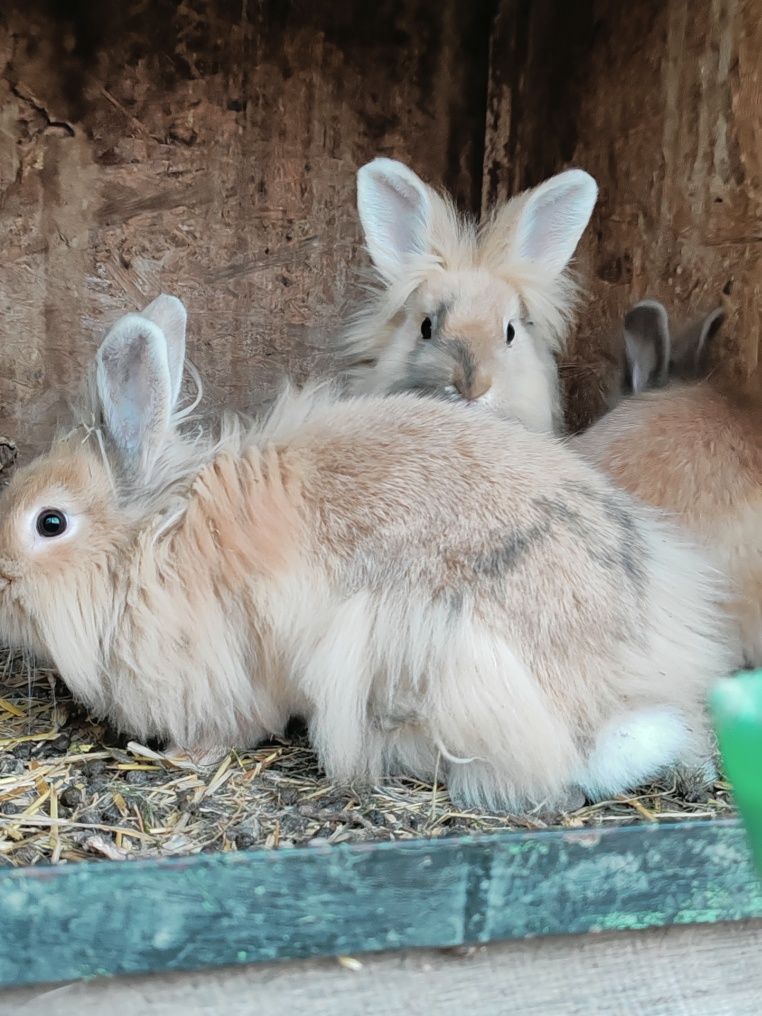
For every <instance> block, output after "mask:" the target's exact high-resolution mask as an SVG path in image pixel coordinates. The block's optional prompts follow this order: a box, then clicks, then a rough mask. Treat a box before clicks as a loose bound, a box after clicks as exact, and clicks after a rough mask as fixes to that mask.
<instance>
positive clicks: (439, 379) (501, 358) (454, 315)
mask: <svg viewBox="0 0 762 1016" xmlns="http://www.w3.org/2000/svg"><path fill="white" fill-rule="evenodd" d="M595 195H596V187H595V183H594V181H593V180H592V178H591V177H589V176H588V175H587V174H586V173H583V172H582V171H581V170H569V171H568V172H566V173H562V174H560V175H559V176H556V177H553V178H552V179H551V180H547V181H546V182H545V183H544V184H542V185H541V186H540V187H538V188H536V189H535V190H533V191H527V192H525V193H524V194H521V195H519V196H518V197H515V198H514V199H513V200H511V201H509V202H508V203H507V204H504V205H502V206H501V207H499V208H496V209H495V210H494V211H493V212H492V213H491V214H490V215H489V216H487V217H486V218H485V220H484V221H483V222H482V223H481V225H477V224H476V223H475V222H474V221H472V220H470V219H468V218H467V217H465V216H463V215H460V214H459V213H458V211H457V210H456V209H455V207H454V205H453V204H452V202H451V201H450V200H449V198H448V197H447V196H444V195H441V194H439V193H437V192H436V191H435V190H433V189H432V188H431V187H428V186H427V185H426V184H424V183H423V181H421V180H420V179H419V178H418V177H417V176H416V175H415V174H414V173H413V172H412V171H411V170H410V169H408V168H407V167H406V166H403V165H402V164H401V163H398V162H393V161H392V160H390V159H376V160H374V161H373V162H371V163H369V164H368V165H366V166H364V167H363V168H362V169H361V170H360V171H359V173H358V208H359V211H360V217H361V219H362V222H363V227H364V230H365V237H366V243H367V246H368V250H369V252H370V254H371V257H372V259H373V262H374V265H375V268H376V272H377V280H376V281H377V285H376V286H375V287H372V288H370V289H369V290H368V294H367V298H366V300H365V303H364V305H363V306H362V307H361V308H360V310H359V312H358V314H357V316H356V317H355V319H354V320H353V322H352V323H351V325H350V326H349V328H348V330H347V332H346V334H345V336H344V342H343V345H342V347H341V350H340V352H341V363H342V364H343V366H344V367H345V368H346V369H347V376H348V378H349V387H350V390H351V391H352V392H354V393H356V394H362V393H379V394H384V393H388V392H394V391H402V390H413V391H417V392H422V393H429V394H435V395H439V396H440V397H444V398H448V399H453V400H457V401H460V400H465V401H468V402H470V403H472V404H478V405H479V406H484V407H486V408H487V409H488V410H490V411H491V412H493V413H496V414H497V415H499V416H503V417H507V418H513V419H517V420H519V421H521V422H522V423H524V424H525V425H526V426H527V427H529V428H530V429H532V430H536V431H552V430H555V429H558V428H559V427H560V424H561V403H560V392H559V383H558V371H557V367H556V362H555V354H556V353H557V352H558V351H559V350H560V349H561V348H562V345H563V341H564V338H565V336H566V334H567V331H568V329H569V327H570V324H571V322H572V311H573V307H574V302H575V295H576V290H575V285H574V283H573V281H572V279H571V277H570V275H569V274H568V271H567V266H568V262H569V259H570V258H571V256H572V254H573V252H574V248H575V247H576V245H577V242H578V240H579V237H580V235H581V233H582V231H583V229H584V227H585V225H586V223H587V220H588V218H589V216H590V213H591V211H592V208H593V204H594V201H595ZM426 319H428V320H429V321H430V322H431V333H432V334H431V337H430V338H428V339H426V338H424V337H423V336H422V334H421V328H422V322H424V321H425V320H426ZM509 326H510V328H511V329H512V333H513V337H512V339H511V341H510V344H509V343H508V342H507V329H508V327H509Z"/></svg>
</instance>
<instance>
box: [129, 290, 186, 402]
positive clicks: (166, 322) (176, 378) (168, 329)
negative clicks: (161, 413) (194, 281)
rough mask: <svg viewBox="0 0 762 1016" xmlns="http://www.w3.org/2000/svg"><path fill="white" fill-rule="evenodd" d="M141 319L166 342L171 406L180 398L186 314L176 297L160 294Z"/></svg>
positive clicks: (183, 365) (143, 312) (145, 310)
mask: <svg viewBox="0 0 762 1016" xmlns="http://www.w3.org/2000/svg"><path fill="white" fill-rule="evenodd" d="M141 316H142V317H144V318H148V320H149V321H153V323H154V324H155V325H158V327H159V328H160V330H161V331H162V333H163V335H164V338H165V339H166V342H167V360H168V363H169V374H170V377H171V379H172V406H173V408H174V405H175V404H176V403H177V400H178V398H179V397H180V387H181V386H182V381H183V369H184V367H185V327H186V324H187V321H188V313H187V311H186V310H185V306H184V305H183V303H182V301H181V300H178V299H177V297H176V296H168V295H167V294H166V293H162V294H161V296H157V297H156V299H155V300H154V301H153V302H152V303H149V304H148V306H147V307H146V308H145V309H144V310H143V311H142V314H141Z"/></svg>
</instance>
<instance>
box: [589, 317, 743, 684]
mask: <svg viewBox="0 0 762 1016" xmlns="http://www.w3.org/2000/svg"><path fill="white" fill-rule="evenodd" d="M721 322H722V311H721V310H719V309H718V310H716V311H714V312H713V313H712V314H709V315H707V316H706V317H705V318H703V319H702V320H700V321H699V322H698V323H697V324H695V325H693V326H692V327H690V328H688V329H687V330H686V331H684V332H682V333H681V334H679V335H677V336H676V337H674V338H673V337H672V335H671V333H670V327H669V320H668V317H667V312H666V310H665V309H664V307H663V306H662V305H661V304H660V303H657V302H656V301H655V300H644V301H642V302H641V303H639V304H637V305H636V306H635V307H633V308H632V309H631V310H630V311H629V312H628V313H627V315H626V316H625V319H624V347H625V359H626V369H625V372H624V376H623V377H622V378H621V379H617V382H616V385H615V396H614V398H615V400H616V399H618V401H619V405H617V406H616V408H614V409H613V411H612V412H610V413H608V414H607V415H606V416H604V417H602V419H601V420H599V421H598V422H597V423H596V424H595V425H594V426H593V427H591V428H590V429H589V430H588V431H586V432H585V433H584V434H582V435H581V436H580V437H578V438H576V439H575V442H574V443H575V446H576V448H578V449H579V450H580V451H582V452H583V454H585V455H586V456H587V457H588V458H590V459H591V460H592V461H593V462H595V463H597V464H598V465H600V466H602V467H603V468H604V469H605V470H607V472H609V473H610V474H611V476H612V477H613V478H614V480H615V481H616V482H617V483H619V484H621V486H622V487H624V488H625V489H626V490H628V491H630V492H631V493H633V494H635V495H637V496H638V497H640V498H641V499H642V500H643V501H645V502H647V503H648V504H652V505H655V506H656V507H658V508H663V509H665V510H666V511H667V512H669V513H670V514H672V515H674V516H677V517H678V518H679V519H680V521H681V522H682V523H683V524H684V525H685V526H686V528H687V529H689V530H690V531H691V532H692V533H693V534H694V536H695V537H697V538H698V539H699V540H700V541H701V542H702V543H704V544H705V545H706V547H707V548H708V549H709V551H710V552H711V553H712V554H713V555H714V557H715V560H716V562H717V564H718V565H719V567H720V568H722V570H723V571H725V572H726V573H727V575H728V576H729V578H730V579H731V581H732V584H733V592H734V599H733V604H732V611H733V614H734V616H735V617H736V619H737V621H738V624H739V627H740V630H741V638H742V641H743V648H744V656H745V659H746V662H747V664H748V665H750V666H755V667H760V666H762V404H760V401H759V399H756V400H754V399H752V398H751V397H747V396H744V395H741V394H739V393H738V392H736V391H734V390H733V388H732V386H730V385H729V384H720V383H718V382H717V381H716V380H712V379H711V378H707V377H706V376H705V375H706V369H705V365H704V361H705V354H706V350H707V344H708V342H709V341H710V340H711V338H712V336H713V334H714V333H715V332H716V331H717V329H718V328H719V326H720V324H721ZM701 378H703V380H699V379H701ZM670 379H672V382H673V383H670V384H668V383H667V382H668V381H669V380H670ZM665 386H666V387H665ZM649 389H652V390H649ZM628 391H629V392H633V393H634V395H633V396H632V397H630V398H625V399H624V401H621V400H622V393H623V392H628Z"/></svg>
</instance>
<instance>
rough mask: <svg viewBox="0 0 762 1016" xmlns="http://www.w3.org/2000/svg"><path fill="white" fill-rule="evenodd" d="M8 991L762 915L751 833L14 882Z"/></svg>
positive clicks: (417, 847) (1, 977)
mask: <svg viewBox="0 0 762 1016" xmlns="http://www.w3.org/2000/svg"><path fill="white" fill-rule="evenodd" d="M0 913H2V922H0V984H5V985H13V984H24V983H34V982H39V981H56V980H69V979H73V978H80V977H92V976H97V975H104V974H123V973H138V972H141V971H152V970H157V971H158V970H182V969H193V968H198V967H205V966H220V965H224V964H236V963H249V962H255V961H256V962H262V961H268V960H273V959H291V958H295V957H304V956H316V955H318V956H319V955H334V954H338V955H341V954H347V953H355V952H377V951H382V950H388V949H404V948H410V947H415V946H419V947H420V946H427V947H431V946H458V945H462V944H463V943H484V942H489V941H493V940H497V939H512V938H526V937H534V936H541V935H542V936H544V935H557V934H576V933H580V932H590V931H593V932H605V931H611V930H616V929H619V930H621V929H637V928H646V927H653V926H662V925H672V924H695V923H716V922H718V921H726V920H742V919H745V918H759V917H762V885H760V883H759V881H758V880H757V878H756V875H755V874H754V872H753V870H752V868H751V864H750V861H749V856H748V848H747V845H746V840H745V835H744V832H743V829H742V828H741V826H740V825H739V824H738V823H737V822H710V823H707V822H686V823H679V824H675V825H671V826H670V825H663V826H657V825H637V826H628V827H622V828H608V829H601V830H596V831H593V830H574V831H573V830H570V831H547V832H539V833H538V832H532V833H503V834H494V835H489V836H482V837H467V838H451V839H442V840H434V841H427V840H412V841H405V842H398V843H383V844H373V843H366V844H356V845H340V846H336V847H328V848H308V847H307V848H299V849H294V850H279V851H250V852H246V851H242V852H239V853H236V852H232V853H220V854H216V855H198V856H195V857H189V858H182V859H167V860H159V861H133V862H124V863H97V862H93V863H88V862H82V863H78V864H74V865H66V866H62V867H42V868H27V869H13V870H7V871H3V872H0Z"/></svg>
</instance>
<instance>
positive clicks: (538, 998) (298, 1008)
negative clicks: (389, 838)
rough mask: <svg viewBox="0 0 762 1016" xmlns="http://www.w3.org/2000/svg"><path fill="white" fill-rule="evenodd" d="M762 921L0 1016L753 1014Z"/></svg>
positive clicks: (130, 989) (282, 976)
mask: <svg viewBox="0 0 762 1016" xmlns="http://www.w3.org/2000/svg"><path fill="white" fill-rule="evenodd" d="M761 954H762V923H760V922H751V921H749V922H739V923H738V924H735V925H728V924H716V925H710V926H706V925H705V926H694V927H673V928H667V929H657V930H650V931H639V932H625V933H622V932H616V933H609V934H604V935H587V936H568V937H563V938H549V939H542V940H541V941H531V940H530V941H525V942H509V943H495V944H492V945H489V946H481V947H479V948H476V949H474V950H469V951H467V952H465V953H458V952H456V951H449V950H448V951H433V950H417V951H414V952H408V953H382V954H379V955H376V956H365V957H363V958H362V960H361V961H360V962H359V963H357V962H355V963H353V964H352V965H351V968H349V967H347V966H344V965H342V964H341V963H340V962H339V961H337V960H336V959H322V960H306V961H301V962H295V963H293V962H292V963H278V964H273V963H265V964H261V965H257V966H247V967H243V968H230V967H228V968H225V969H221V970H214V971H205V972H203V973H196V974H168V975H163V976H153V977H130V978H123V977H120V978H116V979H114V980H111V981H109V980H96V981H94V982H91V983H89V984H82V983H79V984H76V983H75V984H68V985H64V986H62V987H59V988H53V989H47V990H41V989H40V988H31V989H30V988H26V989H17V990H15V991H10V992H7V993H5V994H4V995H3V996H2V998H0V1016H49V1014H51V1013H54V1014H55V1016H101V1014H102V1013H103V1012H112V1013H114V1014H116V1016H122V1014H123V1013H125V1014H126V1013H136V1014H143V1013H151V1016H202V1014H203V1016H218V1014H225V1016H249V1014H250V1013H251V1012H252V1011H253V1003H254V1002H255V1008H254V1011H257V1012H288V1013H296V1014H302V1013H309V1014H310V1016H334V1014H335V1013H341V1014H342V1016H445V1014H447V1016H453V1014H457V1013H463V1012H467V1013H470V1014H472V1016H632V1014H634V1013H648V1016H675V1014H677V1013H679V1014H680V1016H757V1014H758V1013H759V999H760V997H761V996H762V963H760V959H759V957H760V955H761Z"/></svg>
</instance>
